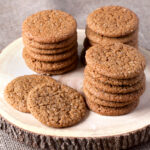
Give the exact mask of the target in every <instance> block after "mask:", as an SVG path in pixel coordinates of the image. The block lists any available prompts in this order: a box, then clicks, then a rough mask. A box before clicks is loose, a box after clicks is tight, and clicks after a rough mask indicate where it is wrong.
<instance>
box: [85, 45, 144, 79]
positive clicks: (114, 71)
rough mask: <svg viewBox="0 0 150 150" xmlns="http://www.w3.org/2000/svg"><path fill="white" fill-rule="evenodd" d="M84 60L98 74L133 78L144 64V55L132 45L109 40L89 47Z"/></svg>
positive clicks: (142, 68) (141, 70)
mask: <svg viewBox="0 0 150 150" xmlns="http://www.w3.org/2000/svg"><path fill="white" fill-rule="evenodd" d="M86 62H87V64H88V65H90V66H92V67H93V69H95V70H96V71H97V72H99V73H100V74H102V75H104V76H107V77H110V78H115V79H129V78H134V77H136V76H138V75H139V74H141V72H143V70H144V68H145V65H146V62H145V58H144V56H143V55H142V54H141V53H140V52H139V51H138V50H137V49H135V48H134V47H131V46H128V45H126V44H122V43H111V42H110V43H109V42H108V43H107V44H106V43H103V42H102V43H101V44H99V45H95V46H92V47H90V48H89V49H88V51H87V52H86Z"/></svg>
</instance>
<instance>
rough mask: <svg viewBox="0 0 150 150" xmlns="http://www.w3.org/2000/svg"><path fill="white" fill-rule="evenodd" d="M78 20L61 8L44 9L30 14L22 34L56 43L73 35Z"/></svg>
mask: <svg viewBox="0 0 150 150" xmlns="http://www.w3.org/2000/svg"><path fill="white" fill-rule="evenodd" d="M76 28H77V23H76V20H75V19H74V18H73V17H72V16H71V15H69V14H68V13H66V12H63V11H60V10H44V11H40V12H38V13H36V14H33V15H31V16H29V17H28V18H27V19H26V20H25V21H24V22H23V25H22V34H23V35H24V36H26V37H27V38H28V39H32V40H34V41H36V42H43V43H55V42H59V41H63V40H65V39H67V38H69V37H71V36H72V35H73V34H74V33H75V32H76Z"/></svg>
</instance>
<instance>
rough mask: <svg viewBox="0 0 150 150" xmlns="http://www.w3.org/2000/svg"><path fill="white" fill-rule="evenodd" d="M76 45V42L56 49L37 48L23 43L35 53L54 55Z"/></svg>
mask: <svg viewBox="0 0 150 150" xmlns="http://www.w3.org/2000/svg"><path fill="white" fill-rule="evenodd" d="M75 46H76V47H77V46H78V44H77V42H75V43H73V44H71V45H69V46H67V47H64V48H57V49H39V48H34V47H31V46H28V45H25V47H26V48H27V49H28V50H29V51H31V52H33V53H36V54H41V55H55V54H61V53H64V52H67V51H70V50H71V49H72V48H73V47H75Z"/></svg>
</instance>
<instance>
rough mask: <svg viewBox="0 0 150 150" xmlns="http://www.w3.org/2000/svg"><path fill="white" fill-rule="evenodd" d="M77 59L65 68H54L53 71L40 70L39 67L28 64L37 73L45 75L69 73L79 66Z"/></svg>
mask: <svg viewBox="0 0 150 150" xmlns="http://www.w3.org/2000/svg"><path fill="white" fill-rule="evenodd" d="M77 64H78V63H77V60H76V61H75V62H73V63H72V64H71V65H69V66H67V67H66V68H63V69H59V70H53V71H43V70H38V69H35V68H34V67H33V66H31V65H28V64H27V66H28V67H29V68H30V69H31V70H33V71H35V72H36V73H39V74H43V75H60V74H64V73H67V72H70V71H72V70H74V69H76V67H77Z"/></svg>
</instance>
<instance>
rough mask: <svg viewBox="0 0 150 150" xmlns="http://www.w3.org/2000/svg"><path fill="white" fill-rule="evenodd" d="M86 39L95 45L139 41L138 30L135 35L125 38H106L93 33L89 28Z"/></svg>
mask: <svg viewBox="0 0 150 150" xmlns="http://www.w3.org/2000/svg"><path fill="white" fill-rule="evenodd" d="M85 33H86V37H87V38H88V39H89V40H90V41H93V42H95V43H101V42H106V43H107V42H121V43H127V42H129V41H131V40H135V39H136V40H137V39H138V29H137V30H135V31H134V32H133V33H131V34H129V35H126V36H123V37H117V38H109V37H105V36H102V35H100V34H97V33H95V32H93V31H92V30H91V29H89V28H88V27H86V31H85Z"/></svg>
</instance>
